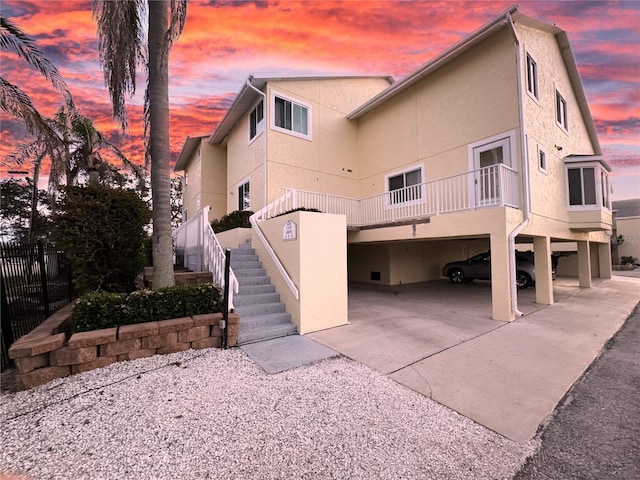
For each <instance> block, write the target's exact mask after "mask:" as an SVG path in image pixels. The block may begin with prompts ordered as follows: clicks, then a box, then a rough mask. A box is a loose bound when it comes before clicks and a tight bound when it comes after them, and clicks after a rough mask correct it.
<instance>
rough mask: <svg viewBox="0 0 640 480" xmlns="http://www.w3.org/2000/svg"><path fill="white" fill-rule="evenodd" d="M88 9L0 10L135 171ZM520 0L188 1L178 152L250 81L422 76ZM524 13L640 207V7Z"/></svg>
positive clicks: (16, 1) (545, 5) (19, 70)
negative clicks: (559, 49)
mask: <svg viewBox="0 0 640 480" xmlns="http://www.w3.org/2000/svg"><path fill="white" fill-rule="evenodd" d="M91 3H92V2H91V0H83V1H74V0H65V1H58V0H53V1H52V0H31V1H22V0H2V3H1V4H0V10H1V14H2V16H3V17H8V18H10V19H11V20H13V21H14V22H15V23H16V24H17V25H19V26H20V27H21V28H22V29H23V30H24V31H25V32H26V33H28V34H29V35H30V36H31V37H33V38H34V39H35V40H36V41H37V43H38V45H39V46H40V47H41V48H42V49H43V50H44V51H45V52H46V54H47V56H48V58H49V59H50V60H51V61H53V63H54V64H55V65H56V66H57V67H58V69H59V71H60V73H61V74H62V76H63V77H64V79H65V80H66V82H67V84H68V86H69V88H70V90H71V93H72V95H73V97H74V99H75V102H76V106H77V107H78V109H79V110H80V112H81V113H82V114H84V115H85V116H87V117H89V118H91V119H92V120H93V121H94V123H95V124H96V125H97V126H98V128H99V129H100V130H101V131H102V132H103V133H104V134H105V135H106V136H107V137H108V138H109V139H110V140H111V141H112V142H113V143H115V144H116V145H118V146H119V147H120V148H121V149H122V150H123V151H124V152H125V154H126V155H127V156H128V157H129V158H130V159H131V160H133V161H135V162H138V163H142V162H143V140H142V129H143V124H142V99H143V93H144V88H145V82H146V79H145V77H144V75H143V74H142V72H141V73H140V74H139V75H138V79H137V80H138V81H137V85H138V91H137V94H136V96H135V97H134V98H132V99H130V101H129V103H128V111H129V130H128V131H127V132H126V134H125V135H122V134H121V133H120V130H119V125H118V124H117V123H115V122H114V121H112V119H111V112H112V110H111V104H110V100H109V95H108V91H107V89H106V88H105V86H104V80H103V73H102V69H101V67H100V65H99V63H98V52H97V49H96V48H97V40H96V38H97V37H96V24H95V21H94V20H93V18H92V11H91ZM512 3H513V2H511V1H476V2H463V1H418V0H415V1H381V0H380V1H379V0H370V1H369V0H348V1H299V0H280V1H231V0H218V1H216V0H211V1H198V0H190V1H189V4H188V8H187V21H186V25H185V29H184V32H183V34H182V36H181V37H180V39H179V40H178V42H177V43H176V44H175V46H174V48H173V50H172V52H171V56H170V92H169V94H170V103H171V152H172V160H175V158H176V156H177V154H178V152H179V151H180V148H181V146H182V143H183V142H184V140H185V137H186V136H187V135H194V134H207V133H211V132H213V130H214V129H215V127H216V125H217V122H218V121H219V120H220V119H221V117H222V115H223V114H224V112H225V110H226V108H227V107H228V106H229V105H230V104H231V102H232V101H233V99H234V97H235V95H236V94H237V93H238V91H239V90H240V88H241V86H242V84H243V83H244V82H245V80H246V78H247V77H248V76H249V75H250V74H254V75H256V76H260V75H273V76H282V75H308V74H314V75H336V74H349V75H352V74H357V75H391V76H393V77H394V78H395V79H396V80H398V79H400V78H401V77H403V76H404V75H406V74H408V73H410V72H411V71H413V70H414V69H415V68H416V67H418V66H420V65H421V64H423V63H425V62H426V61H428V60H429V59H431V58H432V57H433V56H435V55H437V54H438V53H440V52H441V51H443V50H445V49H446V48H447V47H449V46H451V45H452V44H453V43H455V42H456V41H458V40H460V39H461V38H463V37H464V36H466V35H468V34H469V33H471V32H472V31H473V30H475V29H476V28H478V27H480V26H481V25H482V24H483V23H485V22H486V21H488V20H490V19H491V18H492V17H494V16H495V15H497V14H498V13H500V12H501V11H502V10H504V9H505V8H506V7H508V6H509V5H511V4H512ZM519 5H520V7H521V11H522V12H523V13H525V14H527V15H530V16H534V17H541V18H544V19H547V20H550V21H552V22H554V23H555V24H556V25H558V26H559V27H560V28H563V29H565V30H567V32H568V34H569V40H570V41H571V45H572V49H573V53H574V55H575V57H576V61H577V64H578V69H579V71H580V74H581V77H582V81H583V83H584V86H585V91H586V95H587V99H588V101H589V104H590V107H591V113H592V115H593V118H594V120H595V123H596V127H597V130H598V133H599V136H600V142H601V144H602V147H603V149H604V154H605V158H606V160H607V161H608V162H609V164H610V165H611V167H612V168H613V173H612V184H613V188H614V194H613V196H612V198H613V199H614V200H620V199H626V198H638V197H640V2H635V1H621V2H594V1H582V2H575V1H558V2H540V1H526V0H523V1H520V2H519ZM1 55H2V56H1V64H0V68H1V73H0V75H1V76H2V77H4V78H5V79H6V80H8V81H10V82H12V83H14V84H17V85H18V86H20V87H21V88H22V89H23V90H25V91H26V93H27V94H29V95H30V96H31V97H32V99H33V100H34V103H35V105H36V107H37V108H38V109H39V110H40V111H41V112H42V113H44V114H46V115H51V114H53V113H54V112H55V110H56V109H57V107H58V106H59V105H60V104H61V101H62V99H61V96H60V95H59V94H58V93H57V92H55V91H54V90H53V89H52V88H51V86H50V85H49V84H48V83H47V82H46V81H45V80H44V79H42V78H41V77H40V76H39V74H38V73H37V72H36V71H35V70H33V69H29V68H27V67H25V66H24V65H23V64H22V63H20V62H17V61H15V57H14V56H13V55H10V54H7V53H6V52H2V53H1ZM0 121H1V122H2V123H1V133H2V141H1V146H0V159H1V167H0V175H1V176H2V178H6V177H7V175H8V173H7V172H8V170H12V169H16V168H19V169H21V170H22V169H24V167H16V166H15V165H11V164H9V163H8V162H7V161H6V159H5V157H6V155H7V154H9V153H10V152H11V151H12V150H13V145H15V142H16V141H17V140H18V139H19V138H20V136H21V135H23V133H22V130H21V128H20V126H19V125H18V124H16V122H14V121H13V120H11V119H10V118H8V117H7V115H5V114H2V115H1V116H0Z"/></svg>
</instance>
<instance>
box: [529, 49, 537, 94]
mask: <svg viewBox="0 0 640 480" xmlns="http://www.w3.org/2000/svg"><path fill="white" fill-rule="evenodd" d="M527 91H528V92H529V93H530V94H531V95H533V96H534V97H535V98H538V65H537V64H536V62H535V61H534V60H533V58H531V55H529V54H528V53H527Z"/></svg>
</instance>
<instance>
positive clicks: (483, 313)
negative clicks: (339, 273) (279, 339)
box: [307, 277, 640, 441]
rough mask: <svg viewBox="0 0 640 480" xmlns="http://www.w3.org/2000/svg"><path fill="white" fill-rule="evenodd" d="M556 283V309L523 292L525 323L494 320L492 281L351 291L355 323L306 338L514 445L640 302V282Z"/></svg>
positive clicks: (568, 280) (356, 287)
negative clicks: (590, 285) (587, 286)
mask: <svg viewBox="0 0 640 480" xmlns="http://www.w3.org/2000/svg"><path fill="white" fill-rule="evenodd" d="M577 283H578V282H577V279H573V278H559V279H557V280H556V281H555V282H554V296H555V301H556V303H555V304H554V305H551V306H548V305H538V304H536V303H535V291H534V289H526V290H520V291H519V294H518V301H519V308H520V310H521V311H522V312H524V313H525V316H523V317H522V318H520V319H518V320H516V321H514V322H499V321H496V320H493V319H491V286H490V284H489V283H487V282H473V283H468V284H463V285H453V284H451V283H449V282H448V281H447V280H442V281H434V282H426V283H421V284H413V285H401V286H397V287H392V288H387V289H380V288H375V287H371V286H367V285H354V286H352V287H351V288H350V292H349V321H350V323H349V325H345V326H342V327H337V328H333V329H329V330H325V331H321V332H316V333H312V334H309V335H307V336H308V337H310V338H312V339H314V340H316V341H318V342H320V343H322V344H324V345H326V346H328V347H330V348H332V349H334V350H336V351H338V352H340V353H342V354H344V355H345V356H347V357H349V358H352V359H354V360H356V361H358V362H361V363H363V364H365V365H367V366H369V367H371V368H373V369H375V370H377V371H379V372H382V373H385V374H387V375H389V376H390V377H391V378H393V379H394V380H396V381H398V382H399V383H401V384H403V385H406V386H407V387H409V388H411V389H413V390H416V391H418V392H420V393H422V394H424V395H426V396H428V397H430V398H432V399H434V400H436V401H438V402H439V403H442V404H444V405H446V406H448V407H450V408H452V409H454V410H456V411H458V412H459V413H461V414H463V415H465V416H467V417H469V418H471V419H473V420H475V421H476V422H478V423H480V424H482V425H484V426H486V427H488V428H490V429H492V430H494V431H496V432H498V433H500V434H502V435H504V436H506V437H508V438H510V439H512V440H515V441H525V440H527V439H529V438H531V437H532V436H534V435H535V433H536V430H537V428H538V426H539V425H540V423H541V422H543V421H544V420H545V418H546V417H547V416H548V415H549V414H550V413H551V412H552V411H553V409H554V408H555V406H556V404H557V403H558V401H560V399H561V398H562V397H563V395H564V394H565V392H566V391H567V390H568V389H569V388H570V387H571V385H573V383H574V382H575V381H576V380H577V379H578V378H579V377H580V375H581V374H582V372H584V370H585V369H586V368H587V367H588V365H589V364H590V363H591V362H592V361H593V359H594V358H595V357H596V356H597V355H598V353H599V352H600V350H601V349H602V347H603V345H604V344H605V343H606V342H607V340H609V339H610V338H611V337H612V336H613V335H614V334H615V332H617V331H618V329H619V328H620V326H621V325H622V323H623V322H624V321H625V319H626V318H627V317H628V316H629V314H630V313H631V311H632V310H633V308H634V306H635V305H636V304H637V303H638V301H640V280H639V279H637V278H628V277H614V278H613V279H611V280H606V281H600V280H596V281H595V282H594V287H593V288H591V289H581V288H579V287H578V284H577Z"/></svg>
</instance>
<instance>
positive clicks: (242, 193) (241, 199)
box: [238, 180, 251, 211]
mask: <svg viewBox="0 0 640 480" xmlns="http://www.w3.org/2000/svg"><path fill="white" fill-rule="evenodd" d="M250 208H251V189H250V188H249V181H248V180H247V181H246V182H245V183H242V184H241V185H240V186H239V187H238V210H240V211H242V210H249V209H250Z"/></svg>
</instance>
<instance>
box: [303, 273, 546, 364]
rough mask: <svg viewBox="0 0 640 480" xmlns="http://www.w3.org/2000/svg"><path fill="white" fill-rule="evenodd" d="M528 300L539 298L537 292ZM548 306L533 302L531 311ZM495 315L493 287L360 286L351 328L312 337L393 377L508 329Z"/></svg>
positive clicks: (352, 299) (353, 298)
mask: <svg viewBox="0 0 640 480" xmlns="http://www.w3.org/2000/svg"><path fill="white" fill-rule="evenodd" d="M523 294H525V293H524V291H523ZM526 295H528V296H529V297H531V298H533V299H535V291H534V290H533V289H530V290H529V291H526ZM542 307H543V306H541V305H537V306H536V305H534V304H533V303H532V302H529V303H528V304H527V309H526V310H527V311H533V310H535V308H542ZM491 312H492V309H491V285H490V284H489V283H488V282H474V283H468V284H463V285H453V284H451V283H450V282H449V281H448V280H443V281H434V282H424V283H416V284H409V285H399V286H394V287H390V288H387V289H383V290H381V289H376V288H375V287H371V286H363V285H357V286H352V287H351V288H350V293H349V324H348V325H344V326H340V327H336V328H332V329H328V330H323V331H320V332H314V333H310V334H307V336H308V337H310V338H313V339H314V340H317V341H318V342H320V343H322V344H324V345H327V346H329V347H331V348H333V349H334V350H337V351H339V352H340V353H342V354H343V355H345V356H347V357H349V358H351V359H353V360H356V361H358V362H360V363H363V364H365V365H367V366H369V367H371V368H373V369H374V370H377V371H379V372H382V373H386V374H389V373H391V372H394V371H396V370H399V369H401V368H403V367H405V366H406V365H408V364H411V363H414V362H417V361H419V360H421V359H423V358H426V357H429V356H431V355H434V354H435V353H438V352H441V351H443V350H446V349H448V348H451V347H453V346H454V345H457V344H459V343H461V342H466V341H469V340H471V339H472V338H475V337H477V336H478V335H483V334H485V333H486V332H489V331H491V330H493V329H495V328H498V327H500V326H501V325H504V324H505V322H500V321H496V320H493V319H492V318H491Z"/></svg>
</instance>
